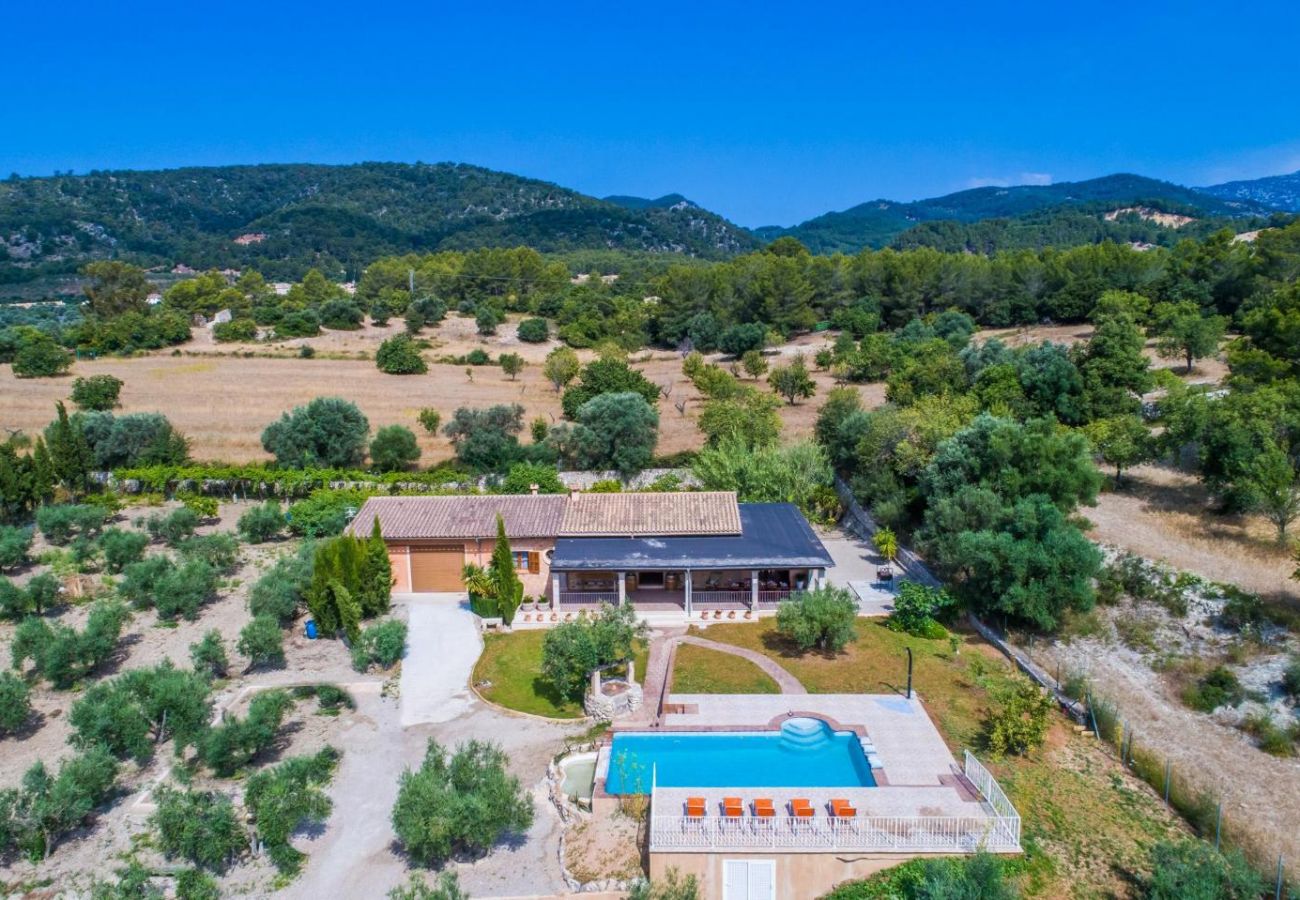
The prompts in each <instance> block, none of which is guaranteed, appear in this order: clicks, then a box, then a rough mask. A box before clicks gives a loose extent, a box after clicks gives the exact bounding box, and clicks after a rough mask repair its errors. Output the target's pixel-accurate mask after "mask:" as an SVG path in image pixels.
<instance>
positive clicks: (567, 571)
mask: <svg viewBox="0 0 1300 900" xmlns="http://www.w3.org/2000/svg"><path fill="white" fill-rule="evenodd" d="M498 515H500V516H501V518H502V520H503V521H504V523H505V528H506V536H507V537H508V538H509V539H510V547H511V550H512V551H513V553H514V557H515V568H516V570H517V571H518V573H519V576H520V579H521V580H522V581H523V584H524V593H525V594H526V595H528V596H530V597H534V598H541V599H545V600H549V601H551V603H552V605H553V609H555V610H557V611H563V610H570V611H577V610H581V609H592V608H596V607H598V606H600V605H601V604H603V603H611V604H620V603H623V602H625V601H632V602H634V603H635V604H636V606H637V608H638V609H640V610H644V611H655V612H682V613H685V614H687V615H691V614H692V613H695V612H697V611H698V612H706V611H710V610H730V611H737V610H749V611H752V612H754V613H758V612H760V611H763V610H773V609H775V608H776V607H777V605H778V604H779V603H780V602H781V601H782V600H784V599H785V598H786V597H788V596H789V595H790V594H792V593H794V592H795V591H800V590H804V589H808V588H813V587H817V586H818V585H820V584H821V583H822V582H823V581H824V579H825V577H826V569H827V568H828V567H829V566H831V565H833V563H832V560H831V557H830V554H829V553H828V552H827V550H826V548H825V547H824V546H823V545H822V542H821V541H820V540H819V539H818V537H817V535H816V533H815V532H814V531H813V529H812V527H811V526H810V525H809V524H808V521H807V520H806V519H805V518H804V517H803V515H802V514H801V513H800V512H799V510H798V508H797V507H795V506H794V505H793V504H791V503H738V502H737V501H736V495H735V494H734V493H732V492H728V491H692V492H680V493H646V494H638V493H628V494H587V493H573V494H567V495H565V494H525V495H467V496H449V497H371V498H370V499H368V500H367V501H366V502H365V504H364V505H363V506H362V507H361V509H360V510H359V511H358V513H357V515H356V517H355V518H354V519H353V520H352V522H351V523H350V524H349V525H348V533H349V534H352V535H355V536H357V537H365V536H367V535H369V534H370V532H371V529H372V527H373V523H374V521H375V520H376V519H377V520H378V521H379V530H380V534H381V535H382V536H383V538H384V542H385V543H386V544H387V545H388V552H389V558H390V560H391V561H392V564H393V578H394V588H393V589H394V590H395V591H398V592H415V593H421V592H459V591H463V590H464V589H465V584H464V581H463V579H462V577H461V570H462V568H463V567H464V565H465V564H466V563H475V564H477V565H480V566H486V565H487V564H488V563H489V562H490V561H491V557H492V549H493V547H494V546H495V542H496V520H497V516H498Z"/></svg>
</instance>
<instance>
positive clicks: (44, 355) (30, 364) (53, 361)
mask: <svg viewBox="0 0 1300 900" xmlns="http://www.w3.org/2000/svg"><path fill="white" fill-rule="evenodd" d="M70 368H72V354H71V353H69V352H68V351H66V350H64V349H63V348H62V347H60V346H59V345H58V344H56V343H55V342H54V339H53V338H52V337H50V336H49V335H47V334H45V333H43V332H36V334H34V335H32V336H31V337H30V338H29V339H28V340H25V341H24V342H23V343H22V344H21V345H20V346H19V347H18V351H17V352H16V353H14V359H13V369H14V375H16V376H18V377H19V378H52V377H53V376H55V375H62V374H63V373H64V372H66V371H68V369H70Z"/></svg>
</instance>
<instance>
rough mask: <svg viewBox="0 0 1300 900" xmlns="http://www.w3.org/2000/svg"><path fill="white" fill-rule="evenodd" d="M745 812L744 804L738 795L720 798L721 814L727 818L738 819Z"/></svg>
mask: <svg viewBox="0 0 1300 900" xmlns="http://www.w3.org/2000/svg"><path fill="white" fill-rule="evenodd" d="M744 814H745V804H743V803H742V802H741V801H740V798H739V797H723V798H722V815H723V817H724V818H728V819H739V818H740V817H741V816H743V815H744Z"/></svg>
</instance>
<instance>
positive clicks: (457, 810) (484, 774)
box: [392, 740, 533, 866]
mask: <svg viewBox="0 0 1300 900" xmlns="http://www.w3.org/2000/svg"><path fill="white" fill-rule="evenodd" d="M508 762H509V761H508V758H507V757H506V754H505V752H504V751H503V750H502V749H501V748H500V747H498V746H497V745H495V744H490V743H486V742H483V741H477V740H473V741H469V742H468V743H466V744H462V745H461V746H460V747H458V748H457V749H456V752H455V753H454V754H449V753H448V752H447V750H446V749H445V748H444V747H442V746H441V745H440V744H438V743H437V742H436V741H434V740H430V741H429V745H428V748H427V749H426V750H425V755H424V762H423V763H421V765H420V768H418V769H416V770H414V771H412V770H411V769H407V770H406V771H405V772H403V773H402V777H401V780H400V781H399V782H398V789H397V802H396V804H394V806H393V814H392V821H393V830H394V831H396V832H397V839H398V840H399V841H400V842H401V844H402V846H403V847H404V848H405V849H406V852H407V854H408V855H409V856H410V857H411V859H413V860H414V861H415V862H417V863H419V864H421V865H426V866H441V865H442V864H443V863H445V862H446V861H447V860H449V859H451V858H452V857H453V856H455V855H458V854H462V853H465V854H470V855H475V856H481V855H484V854H486V853H487V852H488V851H490V850H491V849H492V847H493V845H495V844H496V843H497V842H498V841H499V840H501V839H502V838H503V837H504V836H506V835H507V834H512V833H513V834H517V833H520V832H524V831H527V830H528V828H529V827H530V826H531V825H532V824H533V801H532V797H531V796H530V795H529V793H528V791H527V790H526V789H525V788H524V787H523V785H521V784H520V783H519V779H518V778H517V777H516V776H514V775H511V774H510V773H509V771H508Z"/></svg>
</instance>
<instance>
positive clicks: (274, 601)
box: [248, 545, 316, 625]
mask: <svg viewBox="0 0 1300 900" xmlns="http://www.w3.org/2000/svg"><path fill="white" fill-rule="evenodd" d="M315 552H316V551H315V548H314V547H312V546H311V545H307V546H305V547H303V548H302V550H301V551H300V552H299V553H297V554H294V555H291V556H282V557H280V558H279V559H277V560H276V561H275V565H273V566H271V568H270V569H268V570H267V571H266V574H265V575H263V576H262V577H261V578H259V579H258V580H257V583H256V584H254V585H253V590H252V592H251V593H250V594H249V597H248V610H249V612H251V613H252V614H253V616H254V617H259V616H269V617H270V618H272V619H274V620H275V621H277V622H279V623H280V624H281V625H287V624H289V623H290V622H292V621H293V619H294V618H295V617H296V616H297V615H298V610H299V609H300V608H301V606H302V604H303V600H304V597H305V596H306V592H307V587H308V585H309V584H310V583H311V569H312V558H313V556H314V555H315Z"/></svg>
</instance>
